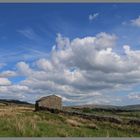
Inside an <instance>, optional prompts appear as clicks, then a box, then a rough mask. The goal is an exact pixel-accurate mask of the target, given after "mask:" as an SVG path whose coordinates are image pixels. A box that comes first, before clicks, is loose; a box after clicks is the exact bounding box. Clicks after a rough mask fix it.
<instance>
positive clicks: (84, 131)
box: [0, 107, 140, 137]
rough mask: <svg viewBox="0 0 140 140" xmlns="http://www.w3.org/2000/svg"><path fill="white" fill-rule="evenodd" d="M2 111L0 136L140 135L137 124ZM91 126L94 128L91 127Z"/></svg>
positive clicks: (30, 111) (29, 110)
mask: <svg viewBox="0 0 140 140" xmlns="http://www.w3.org/2000/svg"><path fill="white" fill-rule="evenodd" d="M0 109H2V110H0V136H1V137H139V136H140V128H139V126H138V125H133V126H132V125H126V124H113V123H110V122H99V121H96V120H92V121H91V120H86V119H82V118H79V117H76V116H70V115H69V116H67V115H62V114H52V113H50V112H34V109H33V108H27V107H26V108H24V107H23V108H21V107H5V108H4V107H1V108H0ZM104 113H105V112H104ZM121 115H123V116H127V114H126V113H124V114H123V113H121ZM128 116H129V117H130V114H128ZM133 116H135V115H133ZM136 116H137V114H136ZM68 120H70V121H68ZM70 122H72V123H70ZM91 124H92V125H93V127H91ZM94 126H95V127H94Z"/></svg>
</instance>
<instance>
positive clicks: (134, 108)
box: [64, 104, 140, 111]
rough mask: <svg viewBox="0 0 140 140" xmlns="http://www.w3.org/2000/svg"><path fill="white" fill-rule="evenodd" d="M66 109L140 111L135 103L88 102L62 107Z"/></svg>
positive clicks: (138, 105) (139, 106)
mask: <svg viewBox="0 0 140 140" xmlns="http://www.w3.org/2000/svg"><path fill="white" fill-rule="evenodd" d="M64 108H66V109H83V108H89V109H96V110H109V111H110V110H114V111H121V110H126V111H127V110H128V111H140V104H137V105H127V106H114V105H95V104H89V105H79V106H67V107H64Z"/></svg>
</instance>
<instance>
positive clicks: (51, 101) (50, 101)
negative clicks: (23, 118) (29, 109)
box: [35, 95, 62, 110]
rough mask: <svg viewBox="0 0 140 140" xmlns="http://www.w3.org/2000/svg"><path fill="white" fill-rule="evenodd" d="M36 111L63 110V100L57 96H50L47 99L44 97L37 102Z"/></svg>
mask: <svg viewBox="0 0 140 140" xmlns="http://www.w3.org/2000/svg"><path fill="white" fill-rule="evenodd" d="M35 109H36V110H41V109H58V110H61V109H62V99H61V97H58V96H56V95H50V96H46V97H42V98H40V99H39V100H37V101H36V104H35Z"/></svg>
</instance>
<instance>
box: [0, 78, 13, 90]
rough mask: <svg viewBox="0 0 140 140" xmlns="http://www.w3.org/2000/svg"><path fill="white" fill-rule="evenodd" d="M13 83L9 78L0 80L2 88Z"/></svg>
mask: <svg viewBox="0 0 140 140" xmlns="http://www.w3.org/2000/svg"><path fill="white" fill-rule="evenodd" d="M9 85H11V82H10V81H9V80H8V79H7V78H0V88H1V86H9Z"/></svg>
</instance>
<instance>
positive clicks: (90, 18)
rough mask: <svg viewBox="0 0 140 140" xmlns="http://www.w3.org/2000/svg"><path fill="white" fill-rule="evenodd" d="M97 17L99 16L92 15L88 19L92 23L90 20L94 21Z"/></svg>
mask: <svg viewBox="0 0 140 140" xmlns="http://www.w3.org/2000/svg"><path fill="white" fill-rule="evenodd" d="M98 16H99V13H94V14H90V15H89V17H88V18H89V20H91V21H92V20H95V19H96V18H97V17H98Z"/></svg>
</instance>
